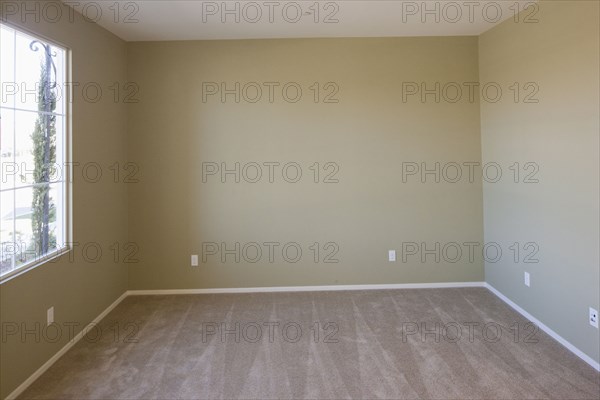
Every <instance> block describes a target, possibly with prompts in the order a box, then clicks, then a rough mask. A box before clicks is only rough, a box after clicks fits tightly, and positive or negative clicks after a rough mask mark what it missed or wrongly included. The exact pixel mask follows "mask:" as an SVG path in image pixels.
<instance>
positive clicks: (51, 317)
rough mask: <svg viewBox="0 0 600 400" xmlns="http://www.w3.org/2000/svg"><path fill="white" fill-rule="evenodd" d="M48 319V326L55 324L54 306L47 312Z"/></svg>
mask: <svg viewBox="0 0 600 400" xmlns="http://www.w3.org/2000/svg"><path fill="white" fill-rule="evenodd" d="M46 317H47V318H46V319H47V320H48V325H50V324H53V323H54V306H52V307H50V308H49V309H48V311H47V312H46Z"/></svg>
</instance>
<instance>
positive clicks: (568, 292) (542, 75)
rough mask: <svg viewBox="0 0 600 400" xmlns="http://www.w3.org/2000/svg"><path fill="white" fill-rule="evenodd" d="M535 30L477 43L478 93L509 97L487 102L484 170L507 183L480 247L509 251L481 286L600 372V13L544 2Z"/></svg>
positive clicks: (499, 190)
mask: <svg viewBox="0 0 600 400" xmlns="http://www.w3.org/2000/svg"><path fill="white" fill-rule="evenodd" d="M534 19H535V20H537V21H535V22H534V21H530V22H529V23H524V22H523V19H521V20H520V22H519V23H515V22H514V21H513V20H509V21H505V22H504V23H502V24H500V25H499V26H497V27H495V28H493V29H491V30H490V31H488V32H486V33H484V34H483V35H481V36H480V40H479V58H480V82H481V84H482V85H483V84H485V83H495V84H498V85H499V86H500V87H501V88H502V89H503V90H504V93H503V96H502V98H501V100H500V101H498V102H493V101H486V100H485V99H484V98H482V99H481V127H482V129H481V141H482V159H483V163H484V164H489V165H491V166H492V168H490V171H491V172H494V168H493V165H494V164H493V163H496V164H497V165H500V166H501V167H502V172H503V176H502V178H501V179H500V180H498V182H494V180H495V175H494V174H492V175H491V176H490V177H489V179H486V180H484V184H483V204H484V207H483V208H484V238H485V242H486V243H499V244H500V245H501V247H502V248H503V249H504V250H506V252H505V254H504V256H503V257H502V258H501V259H499V260H497V261H496V260H495V259H493V258H494V256H493V255H492V256H491V257H490V259H488V260H486V263H485V279H486V282H487V283H488V284H489V285H491V286H493V287H494V288H495V289H497V290H498V291H500V292H501V293H502V294H504V295H505V296H506V297H508V298H509V299H510V300H512V301H513V302H514V303H516V304H517V305H519V306H520V307H522V308H523V309H525V310H526V311H527V312H529V313H530V314H532V315H533V316H534V317H536V318H537V319H538V320H540V321H541V322H542V323H544V324H545V325H546V326H548V327H550V328H551V329H552V330H554V331H555V332H556V333H558V334H559V335H560V336H562V337H563V338H564V339H566V340H567V341H568V342H570V343H571V344H573V345H574V346H575V347H577V348H578V349H580V350H581V351H583V352H584V353H586V354H587V355H589V356H590V357H591V358H593V359H594V360H596V362H598V361H599V357H600V351H599V346H600V340H599V333H598V329H596V328H594V327H592V326H591V325H590V324H589V323H588V308H589V307H594V308H595V309H596V310H598V309H599V305H600V304H599V303H600V299H599V297H600V293H599V291H600V276H599V273H600V272H599V257H598V243H599V232H598V230H599V225H598V222H599V215H598V204H599V198H598V192H599V190H598V185H599V176H598V173H599V172H598V171H599V165H598V162H599V154H598V152H599V129H600V128H599V120H598V118H599V117H598V112H599V109H600V103H599V92H600V89H599V88H600V85H599V74H598V71H599V68H600V67H599V61H598V49H599V47H600V43H599V37H600V32H599V3H598V2H594V1H542V2H540V3H539V9H537V11H536V13H535V15H534ZM517 87H518V91H517ZM491 93H493V92H491ZM525 272H528V273H529V274H530V277H531V286H530V287H527V286H526V285H525V284H524V273H525Z"/></svg>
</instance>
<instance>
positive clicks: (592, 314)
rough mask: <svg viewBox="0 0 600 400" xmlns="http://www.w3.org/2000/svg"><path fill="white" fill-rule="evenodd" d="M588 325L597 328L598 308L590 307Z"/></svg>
mask: <svg viewBox="0 0 600 400" xmlns="http://www.w3.org/2000/svg"><path fill="white" fill-rule="evenodd" d="M590 325H591V326H593V327H594V328H596V329H598V310H594V309H593V308H592V307H590Z"/></svg>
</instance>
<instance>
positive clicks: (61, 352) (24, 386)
mask: <svg viewBox="0 0 600 400" xmlns="http://www.w3.org/2000/svg"><path fill="white" fill-rule="evenodd" d="M466 287H485V288H487V289H489V290H490V291H491V292H492V293H494V294H495V295H496V296H497V297H498V298H500V299H501V300H502V301H504V302H505V303H506V304H508V305H509V306H510V307H512V308H513V309H514V310H515V311H517V312H518V313H520V314H521V315H523V316H524V317H525V318H527V319H528V320H530V321H531V322H533V323H534V324H536V325H537V326H539V327H540V329H541V330H543V331H544V332H546V333H547V334H548V335H550V336H551V337H552V338H553V339H555V340H556V341H558V342H559V343H560V344H562V345H563V346H565V347H566V348H567V349H568V350H570V351H571V352H572V353H574V354H575V355H576V356H578V357H579V358H581V359H582V360H583V361H585V362H586V363H588V364H589V365H591V366H592V367H593V368H594V369H596V370H597V371H600V365H599V363H598V362H597V361H595V360H594V359H592V358H591V357H590V356H588V355H586V354H585V353H584V352H582V351H581V350H579V349H578V348H577V347H575V346H573V345H572V344H571V343H569V342H568V341H567V340H566V339H564V338H563V337H561V336H560V335H559V334H557V333H556V332H554V331H553V330H552V329H550V328H548V327H547V326H546V325H544V324H543V323H542V322H540V321H539V320H538V319H537V318H535V317H534V316H533V315H531V314H529V313H528V312H527V311H525V310H524V309H522V308H521V307H519V306H518V305H517V304H515V303H514V302H513V301H512V300H510V299H509V298H508V297H506V296H505V295H503V294H502V293H500V292H499V291H498V290H497V289H496V288H494V287H493V286H491V285H490V284H488V283H486V282H439V283H398V284H381V285H379V284H374V285H330V286H278V287H250V288H218V289H167V290H129V291H127V292H125V293H123V294H122V295H121V296H120V297H119V298H118V299H117V300H115V301H114V302H113V303H112V304H111V305H110V306H108V308H107V309H106V310H104V311H103V312H102V313H101V314H100V315H98V316H97V317H96V318H94V320H93V321H92V322H90V323H89V324H88V325H87V326H86V327H85V328H84V329H82V330H81V332H79V333H78V334H77V335H76V336H75V337H74V338H73V339H71V340H70V341H69V343H67V344H66V345H65V346H64V347H63V348H62V349H60V350H59V351H58V352H57V353H56V354H55V355H53V356H52V357H51V358H50V359H49V360H48V361H46V362H45V363H44V365H42V366H41V367H40V368H38V370H37V371H35V372H34V373H33V374H32V375H31V376H30V377H29V378H27V379H26V380H25V381H24V382H23V383H21V384H20V385H19V386H18V387H17V388H16V389H15V390H13V391H12V393H10V394H9V395H8V396H7V397H6V400H13V399H15V398H16V397H18V396H19V395H20V394H21V393H23V392H24V391H25V389H27V388H28V387H29V385H31V384H32V383H33V382H34V381H35V380H36V379H37V378H39V377H40V376H41V375H42V374H43V373H44V372H46V370H48V368H50V367H51V366H52V364H54V363H55V362H56V361H57V360H58V359H59V358H60V357H62V356H63V355H64V354H65V353H66V352H67V351H69V349H70V348H71V347H73V346H74V345H75V344H76V343H77V342H78V341H79V340H81V338H82V337H83V335H84V332H86V330H87V328H88V327H90V326H92V325H94V324H97V323H98V322H100V320H102V319H103V318H104V317H105V316H106V315H107V314H108V313H109V312H111V311H112V310H113V308H115V307H116V306H117V305H118V304H119V303H121V301H123V299H125V298H126V297H127V296H141V295H175V294H215V293H272V292H317V291H321V292H323V291H344V290H385V289H441V288H466Z"/></svg>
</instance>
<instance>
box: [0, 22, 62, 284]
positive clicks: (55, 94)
mask: <svg viewBox="0 0 600 400" xmlns="http://www.w3.org/2000/svg"><path fill="white" fill-rule="evenodd" d="M67 53H68V52H67V50H66V49H65V48H63V47H61V46H58V45H56V44H54V43H50V42H49V41H47V40H44V39H41V38H37V37H35V36H33V35H31V34H28V33H25V32H22V31H20V30H18V29H14V28H13V27H11V26H9V25H6V24H0V81H1V84H2V98H1V99H0V162H1V167H2V168H1V176H0V243H1V248H0V281H1V280H5V279H6V278H8V277H11V276H14V275H16V274H18V273H21V272H23V271H26V270H29V269H30V268H33V267H35V266H38V265H40V264H42V263H43V262H46V261H48V260H49V259H51V258H53V257H55V256H57V255H59V254H60V253H62V252H63V251H65V250H67V249H68V248H69V244H68V240H69V231H68V226H69V218H68V216H69V212H68V210H69V209H70V208H69V204H68V199H69V193H68V189H69V187H68V182H69V180H70V179H69V168H68V167H69V164H68V159H67V155H68V151H67V149H68V141H67V138H68V122H69V121H68V110H69V107H68V104H69V102H68V101H67V100H68V96H69V93H68V85H67V79H66V77H67V69H68V65H67Z"/></svg>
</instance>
